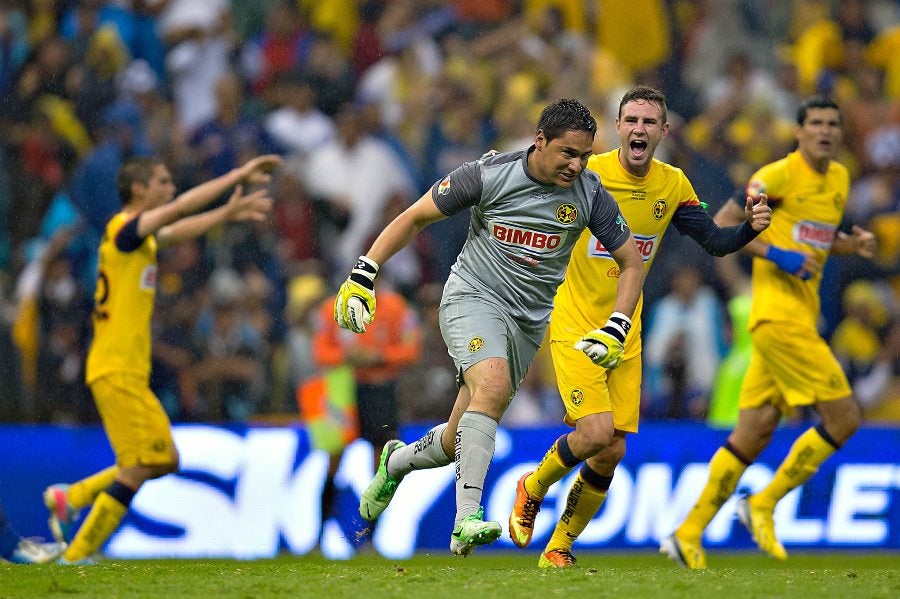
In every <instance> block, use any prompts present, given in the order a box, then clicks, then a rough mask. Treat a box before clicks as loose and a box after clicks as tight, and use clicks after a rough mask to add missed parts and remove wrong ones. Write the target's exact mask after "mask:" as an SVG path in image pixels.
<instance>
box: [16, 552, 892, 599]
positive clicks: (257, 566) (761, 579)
mask: <svg viewBox="0 0 900 599" xmlns="http://www.w3.org/2000/svg"><path fill="white" fill-rule="evenodd" d="M709 562H710V569H709V570H706V571H688V570H681V569H679V568H677V567H676V566H675V565H674V564H672V563H671V562H668V561H667V560H666V559H665V558H663V557H662V556H659V555H657V554H654V553H651V552H646V553H612V552H604V553H582V554H580V555H579V561H578V566H577V567H576V568H572V569H568V570H552V571H548V570H540V569H538V568H537V555H536V554H534V553H527V554H526V553H506V554H495V553H491V554H488V553H485V554H482V555H478V554H475V555H472V556H471V557H468V558H461V557H460V558H455V557H452V556H449V555H446V556H445V555H428V554H421V555H417V556H415V557H414V558H412V559H409V560H389V559H385V558H382V557H379V556H377V555H361V556H358V557H356V558H354V559H351V560H348V561H328V560H325V559H323V558H321V557H319V556H315V555H309V556H305V557H296V556H285V557H280V558H278V559H272V560H258V561H234V560H107V561H102V562H100V563H98V564H97V565H94V566H86V567H82V566H56V565H43V566H13V565H7V564H0V597H3V598H6V597H16V598H19V597H79V596H80V597H165V598H166V599H179V598H181V597H204V598H206V599H212V598H216V599H218V598H219V597H246V598H257V597H300V598H306V597H309V598H314V599H332V598H343V597H347V598H353V599H379V598H382V597H383V598H395V597H398V598H404V599H406V598H409V599H413V598H419V597H424V598H426V599H441V598H443V597H448V598H453V599H481V598H484V597H502V598H506V597H528V598H540V597H592V596H593V597H623V598H624V597H627V598H629V599H630V598H634V597H653V598H654V599H663V598H669V597H686V598H690V599H709V598H710V597H711V596H712V597H723V598H725V599H737V598H743V597H752V598H757V597H804V598H807V597H812V598H814V599H821V598H825V597H829V598H832V597H833V598H844V597H860V598H865V599H871V598H881V597H883V598H892V599H893V598H896V597H900V555H898V554H896V553H879V554H874V553H825V552H822V553H797V554H792V555H791V558H790V560H789V561H787V562H776V561H773V560H771V559H769V558H767V557H765V556H762V555H759V554H756V553H724V552H723V553H711V554H710V555H709ZM711 594H712V595H711Z"/></svg>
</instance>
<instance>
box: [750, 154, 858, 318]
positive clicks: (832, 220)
mask: <svg viewBox="0 0 900 599" xmlns="http://www.w3.org/2000/svg"><path fill="white" fill-rule="evenodd" d="M849 189H850V175H849V173H848V172H847V169H846V167H844V165H842V164H840V163H839V162H835V161H834V160H832V161H831V164H830V165H829V167H828V172H827V173H825V174H822V173H819V172H817V171H815V170H813V168H812V167H811V166H809V164H807V163H806V160H804V159H803V156H801V155H800V153H799V152H792V153H790V154H788V155H787V156H786V157H785V158H782V159H781V160H778V161H776V162H772V163H770V164H767V165H765V166H763V167H762V168H761V169H759V170H758V171H757V172H756V173H755V174H754V175H753V177H751V178H750V183H749V184H748V186H747V195H749V196H751V197H757V196H758V195H759V194H760V193H765V194H766V195H768V196H769V203H770V204H772V205H773V211H772V224H771V225H769V228H768V229H766V230H765V231H763V232H762V233H761V234H760V235H759V238H760V239H762V240H763V241H764V242H766V243H768V244H771V245H774V246H777V247H779V248H782V249H785V250H794V251H800V252H804V253H807V254H811V255H813V256H815V257H816V258H818V259H819V260H820V262H821V263H822V264H824V263H825V260H826V258H828V253H829V252H830V251H831V244H832V242H833V241H834V236H835V233H836V231H837V228H838V225H840V222H841V218H842V217H843V214H844V205H845V204H846V203H847V193H848V192H849ZM821 281H822V275H821V273H819V274H817V275H816V276H814V277H811V278H810V279H808V280H806V281H804V280H801V279H800V278H798V277H795V276H794V275H792V274H789V273H786V272H784V271H782V270H781V269H779V268H778V266H776V265H775V263H774V262H771V261H769V260H765V259H763V258H754V259H753V306H752V308H751V310H750V322H749V326H750V329H751V330H753V328H754V327H755V326H756V325H757V324H758V323H759V322H763V321H777V320H789V321H792V322H795V323H798V324H802V325H804V326H808V327H812V328H815V327H816V320H817V319H818V316H819V284H820V283H821Z"/></svg>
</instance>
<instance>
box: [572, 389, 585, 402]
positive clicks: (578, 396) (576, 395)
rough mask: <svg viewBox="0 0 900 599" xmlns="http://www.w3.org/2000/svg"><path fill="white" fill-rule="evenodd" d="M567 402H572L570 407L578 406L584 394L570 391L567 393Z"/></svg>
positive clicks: (574, 390) (579, 391)
mask: <svg viewBox="0 0 900 599" xmlns="http://www.w3.org/2000/svg"><path fill="white" fill-rule="evenodd" d="M569 400H570V401H571V402H572V405H574V406H580V405H581V402H583V401H584V392H583V391H582V390H581V389H572V392H571V393H569Z"/></svg>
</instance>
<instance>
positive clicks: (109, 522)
mask: <svg viewBox="0 0 900 599" xmlns="http://www.w3.org/2000/svg"><path fill="white" fill-rule="evenodd" d="M127 511H128V508H127V507H126V506H124V505H122V504H121V503H119V501H117V500H116V499H115V498H114V497H113V496H112V495H110V494H109V493H106V492H105V491H104V492H101V493H100V494H99V495H97V499H95V500H94V505H93V507H91V511H90V512H89V513H88V516H87V518H85V520H84V523H83V524H82V525H81V527H80V528H79V529H78V533H77V534H76V535H75V538H74V539H72V544H71V545H69V547H68V549H66V552H65V554H64V555H63V557H64V558H65V559H66V560H68V561H70V562H75V561H78V560H83V559H85V558H88V557H90V556H92V555H94V554H95V553H97V552H98V551H99V550H100V548H101V547H102V546H103V543H105V542H106V539H108V538H109V536H110V535H111V534H112V533H113V532H115V530H116V529H117V528H118V527H119V523H120V522H121V521H122V518H124V517H125V512H127Z"/></svg>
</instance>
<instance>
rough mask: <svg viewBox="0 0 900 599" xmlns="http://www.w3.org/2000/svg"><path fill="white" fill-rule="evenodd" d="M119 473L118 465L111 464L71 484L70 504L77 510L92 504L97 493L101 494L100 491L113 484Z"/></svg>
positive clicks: (68, 496)
mask: <svg viewBox="0 0 900 599" xmlns="http://www.w3.org/2000/svg"><path fill="white" fill-rule="evenodd" d="M118 473H119V467H118V466H110V467H109V468H107V469H105V470H101V471H100V472H98V473H96V474H92V475H91V476H88V477H87V478H83V479H81V480H80V481H78V482H77V483H73V484H71V485H69V492H68V493H67V494H66V495H67V498H68V500H69V505H71V506H72V507H73V508H75V509H76V510H80V509H82V508H85V507H87V506H89V505H91V504H92V503H93V502H94V500H95V499H96V498H97V495H99V494H100V491H102V490H103V489H105V488H106V487H108V486H109V485H111V484H112V482H113V481H114V480H115V479H116V474H118Z"/></svg>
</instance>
